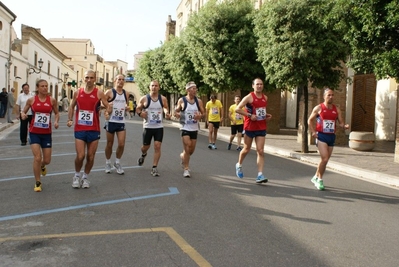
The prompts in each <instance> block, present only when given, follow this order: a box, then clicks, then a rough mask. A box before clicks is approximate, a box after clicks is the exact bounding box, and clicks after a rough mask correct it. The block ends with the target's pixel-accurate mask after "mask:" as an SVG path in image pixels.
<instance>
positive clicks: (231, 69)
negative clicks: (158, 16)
mask: <svg viewBox="0 0 399 267" xmlns="http://www.w3.org/2000/svg"><path fill="white" fill-rule="evenodd" d="M219 2H220V1H216V0H210V1H208V2H207V3H206V5H205V6H204V7H203V8H202V9H201V10H200V11H199V12H198V13H196V14H193V15H191V17H190V20H189V21H188V25H187V27H186V29H185V43H186V45H187V51H188V54H189V58H190V59H191V61H192V63H193V65H194V68H195V70H196V71H197V72H198V73H199V74H200V75H201V76H202V78H203V81H204V83H205V84H207V85H208V86H209V87H210V88H212V90H213V91H216V92H226V91H229V90H236V89H238V88H246V87H248V84H249V81H252V80H253V79H254V77H264V71H263V69H262V66H261V65H260V63H259V62H258V61H257V55H256V52H255V46H256V38H255V36H254V34H253V27H254V26H253V16H254V12H255V10H254V7H253V3H252V1H250V0H226V1H223V2H222V3H219Z"/></svg>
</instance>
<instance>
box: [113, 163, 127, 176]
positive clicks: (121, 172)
mask: <svg viewBox="0 0 399 267" xmlns="http://www.w3.org/2000/svg"><path fill="white" fill-rule="evenodd" d="M114 167H115V169H116V172H117V173H118V174H124V173H125V171H124V170H123V169H122V166H121V164H119V163H114Z"/></svg>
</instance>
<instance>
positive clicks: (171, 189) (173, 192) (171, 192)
mask: <svg viewBox="0 0 399 267" xmlns="http://www.w3.org/2000/svg"><path fill="white" fill-rule="evenodd" d="M177 194H179V190H177V188H176V187H169V192H166V193H159V194H154V195H147V196H139V197H128V198H122V199H114V200H108V201H100V202H93V203H89V204H82V205H76V206H68V207H64V208H57V209H50V210H42V211H35V212H29V213H24V214H17V215H10V216H5V217H0V222H2V221H9V220H15V219H21V218H26V217H33V216H39V215H44V214H50V213H56V212H62V211H70V210H77V209H84V208H89V207H96V206H103V205H111V204H117V203H122V202H128V201H134V200H142V199H148V198H155V197H164V196H171V195H177Z"/></svg>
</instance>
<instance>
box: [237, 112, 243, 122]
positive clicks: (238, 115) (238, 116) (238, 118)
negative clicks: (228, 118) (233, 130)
mask: <svg viewBox="0 0 399 267" xmlns="http://www.w3.org/2000/svg"><path fill="white" fill-rule="evenodd" d="M236 120H237V121H239V120H242V115H241V114H239V113H236Z"/></svg>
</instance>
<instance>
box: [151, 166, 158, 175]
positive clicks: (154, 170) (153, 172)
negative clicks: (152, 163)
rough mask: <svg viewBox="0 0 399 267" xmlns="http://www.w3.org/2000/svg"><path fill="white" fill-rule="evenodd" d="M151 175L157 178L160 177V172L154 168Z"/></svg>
mask: <svg viewBox="0 0 399 267" xmlns="http://www.w3.org/2000/svg"><path fill="white" fill-rule="evenodd" d="M151 175H152V176H154V177H155V176H159V172H158V170H157V168H152V170H151Z"/></svg>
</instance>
